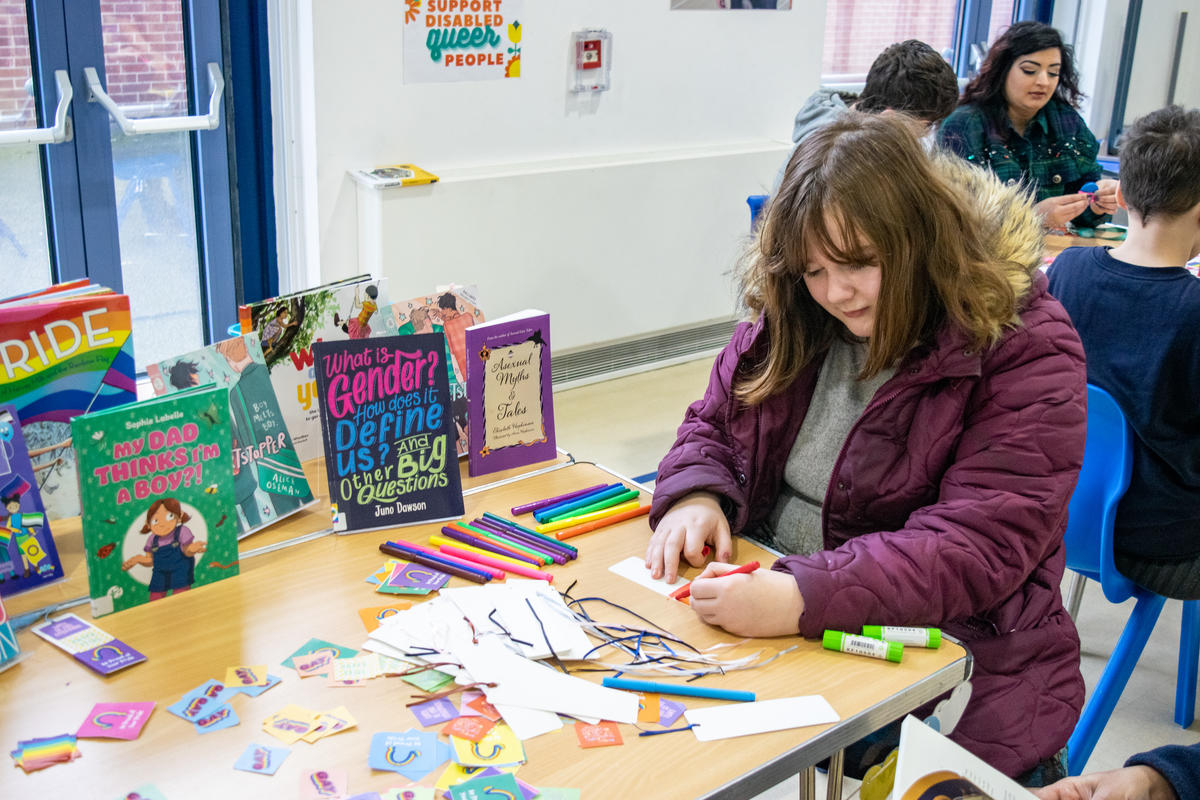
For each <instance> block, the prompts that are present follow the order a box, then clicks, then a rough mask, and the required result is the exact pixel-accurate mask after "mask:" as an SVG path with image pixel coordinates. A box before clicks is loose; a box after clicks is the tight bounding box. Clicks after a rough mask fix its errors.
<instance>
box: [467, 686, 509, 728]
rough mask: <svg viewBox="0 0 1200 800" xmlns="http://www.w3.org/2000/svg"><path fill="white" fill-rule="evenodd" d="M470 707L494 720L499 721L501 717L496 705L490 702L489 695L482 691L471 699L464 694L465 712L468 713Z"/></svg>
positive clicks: (482, 715)
mask: <svg viewBox="0 0 1200 800" xmlns="http://www.w3.org/2000/svg"><path fill="white" fill-rule="evenodd" d="M468 708H469V709H471V711H473V712H474V713H475V714H478V715H479V716H481V717H487V718H488V719H490V720H491V721H492V722H499V721H500V719H501V717H500V712H499V711H497V710H496V707H495V706H494V705H492V704H491V703H489V702H488V699H487V697H485V696H484V695H483V693H482V692H481V693H479V694H478V695H476V696H475V697H472V698H471V699H470V700H467V699H466V695H465V694H464V695H463V713H466V709H468Z"/></svg>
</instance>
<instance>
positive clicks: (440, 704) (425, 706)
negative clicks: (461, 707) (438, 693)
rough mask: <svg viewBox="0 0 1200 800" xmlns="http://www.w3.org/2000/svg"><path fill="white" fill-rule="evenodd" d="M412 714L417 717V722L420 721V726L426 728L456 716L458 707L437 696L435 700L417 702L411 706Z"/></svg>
mask: <svg viewBox="0 0 1200 800" xmlns="http://www.w3.org/2000/svg"><path fill="white" fill-rule="evenodd" d="M409 710H410V711H412V713H413V716H414V717H416V718H417V722H419V723H421V727H422V728H428V727H429V726H430V725H437V724H438V723H439V722H446V721H448V720H452V719H454V718H455V717H457V716H458V709H457V708H455V707H454V703H451V702H450V701H449V700H447V699H446V698H444V697H439V698H438V699H437V700H430V701H429V702H428V703H419V704H417V705H415V706H411V707H410V709H409Z"/></svg>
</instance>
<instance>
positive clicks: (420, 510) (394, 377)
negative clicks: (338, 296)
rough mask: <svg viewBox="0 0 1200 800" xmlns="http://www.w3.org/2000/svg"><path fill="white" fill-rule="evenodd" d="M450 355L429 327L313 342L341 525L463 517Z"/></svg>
mask: <svg viewBox="0 0 1200 800" xmlns="http://www.w3.org/2000/svg"><path fill="white" fill-rule="evenodd" d="M444 352H445V344H444V341H443V339H442V337H441V336H439V335H437V334H428V333H427V334H415V335H412V336H383V337H379V338H375V339H369V340H365V341H363V340H358V341H346V342H317V343H316V344H314V345H313V354H314V356H315V358H316V368H317V390H318V392H319V393H320V403H319V406H320V409H321V415H322V429H323V431H324V436H325V471H326V474H327V475H328V477H329V497H330V502H331V503H332V504H333V508H332V509H331V510H332V513H333V528H334V530H336V531H342V532H358V531H365V530H372V529H374V528H390V527H394V526H397V525H407V524H411V523H415V522H427V521H429V520H436V519H449V518H453V517H459V516H462V513H463V497H462V485H461V481H460V479H459V474H458V459H457V458H455V457H454V450H453V447H454V445H453V442H454V428H453V421H452V420H451V419H450V413H449V403H448V401H447V397H448V395H449V385H448V382H447V379H446V359H445V356H444V355H443V354H444Z"/></svg>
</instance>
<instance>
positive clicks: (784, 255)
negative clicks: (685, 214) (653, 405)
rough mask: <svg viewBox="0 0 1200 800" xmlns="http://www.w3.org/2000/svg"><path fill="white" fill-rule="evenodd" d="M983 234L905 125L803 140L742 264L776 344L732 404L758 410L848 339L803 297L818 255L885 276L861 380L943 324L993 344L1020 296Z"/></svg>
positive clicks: (868, 122) (745, 290)
mask: <svg viewBox="0 0 1200 800" xmlns="http://www.w3.org/2000/svg"><path fill="white" fill-rule="evenodd" d="M985 228H986V226H985V225H984V224H983V222H982V220H981V218H980V214H979V212H978V211H976V210H974V209H973V207H972V206H971V205H970V204H969V203H965V202H963V199H962V198H961V196H960V192H959V191H958V190H956V189H955V188H954V186H953V185H952V184H951V183H950V182H949V181H948V180H947V179H946V178H945V177H943V176H942V174H941V172H940V171H939V170H938V169H936V168H935V167H934V163H933V161H932V160H931V159H930V157H929V156H928V155H927V154H926V153H925V151H924V149H923V148H922V147H921V144H920V142H918V141H917V138H916V136H915V135H914V134H913V132H912V131H911V130H910V129H909V128H908V127H907V126H905V124H904V123H903V122H902V121H901V120H898V119H896V118H894V117H886V116H882V115H878V114H864V113H860V112H856V111H851V112H847V113H845V114H842V115H841V116H839V117H838V119H836V120H835V121H834V122H831V123H830V124H828V125H826V126H824V127H823V128H821V129H820V130H818V131H816V132H814V133H813V134H811V135H810V136H807V137H805V138H804V139H803V140H802V141H801V142H800V144H799V146H797V148H796V150H795V152H793V153H792V158H791V160H790V161H789V162H788V165H787V170H786V172H785V173H784V178H783V182H782V184H781V185H780V187H779V191H778V193H776V195H775V197H774V198H772V200H771V203H770V205H768V206H767V208H766V209H765V213H764V217H763V220H762V222H761V223H760V225H759V229H758V239H757V241H756V242H755V245H754V246H753V247H752V248H751V249H750V251H749V252H748V253H747V254H746V257H745V258H744V259H743V261H742V264H741V275H740V278H741V285H742V297H743V299H744V301H745V303H746V305H747V307H748V308H749V309H750V310H751V311H753V312H755V313H757V314H759V315H761V316H762V317H763V324H764V326H765V328H766V334H767V341H768V343H769V345H768V351H767V354H766V356H765V357H764V358H763V359H762V360H761V361H760V362H759V364H758V366H757V367H756V368H755V369H754V370H753V371H752V372H750V373H749V374H748V375H746V376H745V378H744V379H739V383H738V385H737V387H736V389H735V391H736V393H737V396H738V397H739V398H740V399H742V400H743V401H745V402H747V403H751V404H753V403H758V402H761V401H762V400H765V399H766V398H767V397H769V396H771V395H773V394H775V393H777V392H779V391H782V390H783V389H784V388H786V387H787V386H788V385H789V384H790V383H791V382H792V381H793V380H795V378H796V376H797V375H799V373H800V371H801V370H802V369H803V368H804V367H805V366H806V365H808V364H809V363H810V362H811V361H812V360H813V359H814V358H817V357H818V356H819V355H820V354H821V353H822V352H824V350H825V349H826V348H828V347H829V345H830V344H831V343H832V341H833V339H834V337H836V336H846V335H847V334H848V332H847V331H846V329H845V327H844V326H843V325H842V323H840V322H839V321H838V320H836V319H835V318H834V317H833V316H831V315H830V314H829V313H828V312H826V311H825V309H824V308H822V307H821V306H820V305H819V304H818V303H817V301H816V300H814V299H813V297H812V295H811V294H810V293H809V291H808V287H807V285H806V284H805V282H804V272H805V270H806V260H807V258H808V254H809V253H811V252H823V253H825V254H826V255H827V256H828V257H829V258H831V259H832V260H833V261H835V262H837V263H840V264H859V265H877V266H879V267H880V269H881V275H880V288H879V299H878V300H877V302H876V308H875V328H874V331H873V332H872V333H871V337H870V343H869V346H868V350H867V357H866V361H865V363H864V364H863V369H862V374H861V375H860V377H862V378H866V377H870V376H872V375H875V374H877V373H878V372H879V371H880V370H882V369H884V368H887V367H890V366H894V365H896V364H898V363H899V362H900V360H901V359H902V358H903V357H904V356H905V355H907V354H908V353H909V352H910V351H911V350H913V348H915V347H916V346H918V345H920V344H922V343H928V342H930V341H931V340H932V339H933V337H934V336H935V334H936V333H937V331H938V330H940V329H941V328H942V327H943V326H945V325H953V326H955V327H957V328H960V329H962V330H963V331H965V332H966V334H967V336H968V337H969V340H970V342H971V347H972V348H976V349H981V348H984V347H987V346H988V345H990V344H992V343H994V342H995V341H996V340H997V339H999V337H1000V335H1001V333H1002V332H1003V329H1004V327H1005V326H1006V325H1009V324H1012V323H1013V321H1014V320H1015V319H1016V306H1017V297H1016V292H1015V289H1014V288H1013V286H1012V285H1011V284H1010V283H1009V282H1008V281H1007V280H1006V279H1005V277H1004V275H1002V274H1001V273H1000V271H998V270H996V269H994V268H993V267H992V266H991V263H992V258H991V257H990V256H989V252H988V248H987V246H986V244H985V238H984V233H983V231H984V229H985Z"/></svg>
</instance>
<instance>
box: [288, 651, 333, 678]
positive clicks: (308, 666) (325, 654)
mask: <svg viewBox="0 0 1200 800" xmlns="http://www.w3.org/2000/svg"><path fill="white" fill-rule="evenodd" d="M334 661H337V657H336V656H334V655H333V653H331V652H329V651H328V650H320V651H317V652H315V653H305V654H303V655H299V656H296V657H295V658H294V659H292V666H293V667H294V668H295V669H296V672H298V673H300V677H301V678H311V677H313V676H314V675H328V674H329V671H330V670H331V669H333V662H334Z"/></svg>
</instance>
